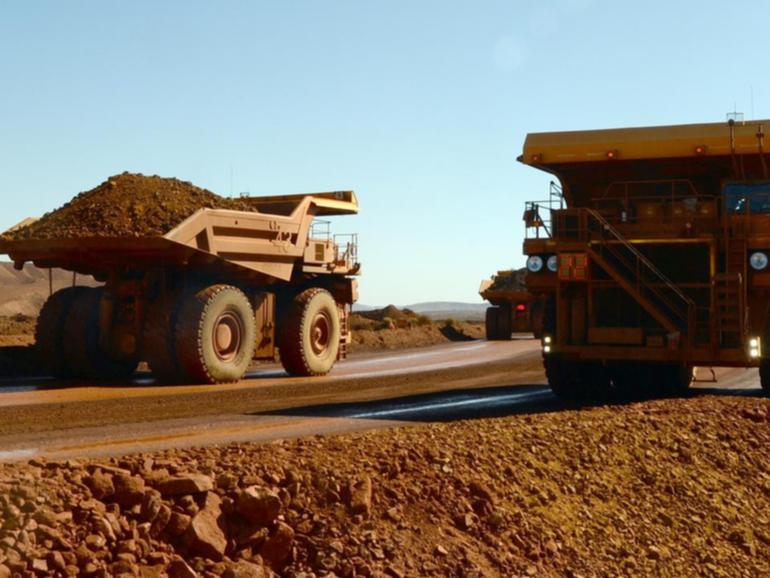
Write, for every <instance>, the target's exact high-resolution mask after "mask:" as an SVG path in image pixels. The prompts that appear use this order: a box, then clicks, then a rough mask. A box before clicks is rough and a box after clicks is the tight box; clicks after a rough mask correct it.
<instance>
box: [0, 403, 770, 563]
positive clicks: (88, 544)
mask: <svg viewBox="0 0 770 578" xmlns="http://www.w3.org/2000/svg"><path fill="white" fill-rule="evenodd" d="M769 419H770V401H768V400H765V399H762V398H752V397H727V396H725V397H714V396H708V397H699V398H691V399H679V400H660V401H649V402H642V403H636V404H630V405H626V406H616V407H601V408H588V409H576V410H566V411H560V412H554V413H540V414H530V415H518V416H511V417H506V418H501V419H484V420H475V421H466V422H457V423H450V424H435V425H416V426H414V427H406V428H400V429H394V430H380V431H375V432H371V433H366V434H355V435H344V436H331V437H327V438H312V439H303V440H296V441H290V442H289V441H286V442H278V443H273V444H268V445H250V444H241V445H230V446H225V447H216V446H215V447H207V448H201V449H194V450H176V451H167V452H163V453H159V454H152V455H149V454H143V455H130V456H126V457H124V458H121V459H116V460H113V461H110V462H101V463H98V462H92V461H85V460H84V461H70V462H66V463H46V462H39V461H36V462H30V463H23V464H11V465H4V466H0V489H2V490H1V491H0V513H1V514H0V522H2V529H1V530H0V576H9V575H11V573H15V574H17V575H21V576H49V575H58V576H64V575H73V576H74V575H88V576H107V575H123V576H132V575H142V576H164V575H167V574H168V575H170V576H196V575H198V576H211V577H213V576H274V575H276V574H277V575H279V576H285V577H294V578H299V577H304V578H309V577H312V576H328V577H334V576H338V577H352V576H378V577H384V576H390V577H399V576H457V577H461V576H462V577H469V578H470V577H481V576H484V577H487V576H492V577H494V576H501V577H502V576H505V577H513V576H571V577H575V578H576V577H578V576H583V577H591V576H597V577H598V576H725V577H727V576H729V577H735V576H767V575H768V574H770V546H768V545H769V544H770V519H769V515H768V513H767V512H768V510H769V506H770V467H769V466H768V463H770V460H768V457H769V456H768V453H770V450H768V448H769V447H770V443H769V442H770V429H768V420H769Z"/></svg>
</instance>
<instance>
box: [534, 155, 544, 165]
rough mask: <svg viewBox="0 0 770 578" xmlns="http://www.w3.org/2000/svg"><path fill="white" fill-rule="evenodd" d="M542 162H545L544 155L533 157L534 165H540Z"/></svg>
mask: <svg viewBox="0 0 770 578" xmlns="http://www.w3.org/2000/svg"><path fill="white" fill-rule="evenodd" d="M542 160H543V155H541V154H540V153H538V154H536V155H532V162H533V163H539V162H540V161H542Z"/></svg>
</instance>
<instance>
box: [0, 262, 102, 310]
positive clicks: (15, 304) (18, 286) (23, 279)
mask: <svg viewBox="0 0 770 578" xmlns="http://www.w3.org/2000/svg"><path fill="white" fill-rule="evenodd" d="M51 275H52V280H53V290H54V291H56V290H57V289H61V288H62V287H67V286H69V285H72V273H69V272H67V271H62V270H61V269H53V270H52V273H51ZM77 284H78V285H95V284H96V282H95V281H94V279H93V278H92V277H84V276H82V275H78V277H77ZM48 293H49V286H48V269H38V268H37V267H35V266H34V265H25V266H24V269H23V270H21V271H17V270H16V269H14V268H13V263H8V262H0V315H3V316H11V315H19V314H21V315H31V316H34V315H37V314H38V312H39V311H40V308H41V307H42V306H43V302H44V301H45V300H46V299H47V298H48Z"/></svg>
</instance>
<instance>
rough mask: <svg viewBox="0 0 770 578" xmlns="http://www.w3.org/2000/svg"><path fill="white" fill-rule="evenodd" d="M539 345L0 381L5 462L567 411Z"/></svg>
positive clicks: (711, 387) (728, 376) (736, 378)
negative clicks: (124, 377)
mask: <svg viewBox="0 0 770 578" xmlns="http://www.w3.org/2000/svg"><path fill="white" fill-rule="evenodd" d="M539 355H540V354H539V344H538V342H537V341H535V340H528V339H520V340H514V341H511V342H486V341H478V342H467V343H453V344H449V345H443V346H437V347H431V348H425V349H419V350H406V351H400V352H387V353H379V354H369V355H362V356H359V357H355V358H353V359H349V360H347V361H345V362H343V363H341V364H339V366H338V368H337V369H335V371H334V372H333V374H331V375H329V376H327V377H324V378H288V377H286V376H285V374H284V373H283V370H282V369H280V367H278V366H264V367H260V368H259V369H257V370H255V371H253V372H252V373H250V374H249V376H248V378H247V379H245V380H243V381H241V382H238V383H233V384H228V385H213V386H209V385H203V386H198V385H180V386H173V387H169V386H158V385H156V384H155V383H154V381H153V380H152V376H151V375H149V374H137V376H136V378H135V379H134V380H133V381H132V382H131V383H110V384H99V385H94V384H82V383H66V382H57V381H54V380H51V379H18V380H13V379H11V380H3V381H0V460H4V461H13V460H19V459H28V458H31V457H38V456H44V457H47V458H51V459H66V458H69V457H75V456H106V455H118V454H125V453H129V452H136V451H154V450H159V449H164V448H181V447H190V446H196V445H207V444H215V443H216V444H225V443H229V442H245V441H269V440H275V439H285V438H295V437H303V436H310V435H316V434H331V433H341V432H349V431H359V430H365V429H373V428H380V427H390V426H395V425H401V424H405V423H409V422H418V421H419V422H428V421H448V420H453V419H464V418H469V417H481V416H484V417H489V416H495V415H507V414H511V413H520V412H527V411H542V410H554V409H559V407H562V406H563V405H564V404H562V403H561V402H559V401H558V400H556V399H555V398H554V397H553V395H552V394H551V393H550V390H549V389H548V387H547V386H546V385H545V379H544V377H543V375H542V370H541V366H540V357H539ZM698 377H699V379H700V380H703V381H701V382H699V383H696V384H695V387H696V388H697V389H699V390H702V391H703V392H711V391H719V390H725V389H728V390H731V392H732V393H741V392H744V391H745V392H751V391H754V390H756V389H757V388H758V385H757V374H756V371H754V370H744V369H730V370H727V369H718V370H716V372H715V375H714V377H716V378H717V379H718V381H717V382H716V383H710V382H708V381H706V380H708V379H711V377H712V375H711V373H710V371H709V370H706V369H701V370H700V371H699V374H698Z"/></svg>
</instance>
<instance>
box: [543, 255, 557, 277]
mask: <svg viewBox="0 0 770 578" xmlns="http://www.w3.org/2000/svg"><path fill="white" fill-rule="evenodd" d="M545 265H546V267H548V270H549V271H551V272H552V273H556V271H558V270H559V258H558V257H557V256H556V255H551V256H550V257H548V260H547V261H546V262H545Z"/></svg>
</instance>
